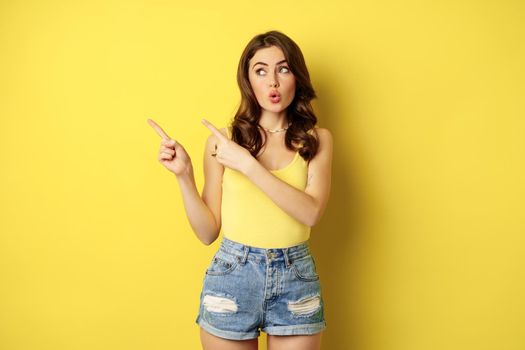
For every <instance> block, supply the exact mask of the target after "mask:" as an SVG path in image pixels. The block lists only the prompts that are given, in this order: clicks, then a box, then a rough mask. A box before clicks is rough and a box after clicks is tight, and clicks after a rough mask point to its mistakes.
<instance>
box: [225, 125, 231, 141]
mask: <svg viewBox="0 0 525 350" xmlns="http://www.w3.org/2000/svg"><path fill="white" fill-rule="evenodd" d="M230 135H231V131H230V126H229V125H226V136H227V137H228V138H229V139H231V137H230Z"/></svg>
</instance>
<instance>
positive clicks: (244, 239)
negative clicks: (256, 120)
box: [221, 126, 317, 248]
mask: <svg viewBox="0 0 525 350" xmlns="http://www.w3.org/2000/svg"><path fill="white" fill-rule="evenodd" d="M230 128H231V126H229V127H227V128H226V130H227V134H228V138H231V137H230V135H231V130H230ZM316 128H317V126H316ZM312 131H313V130H310V131H309V133H311V132H312ZM270 172H271V173H272V174H273V175H275V176H276V177H278V178H279V179H281V180H283V181H284V182H286V183H288V184H289V185H291V186H293V187H295V188H297V189H299V190H301V191H304V189H305V188H306V180H307V176H308V163H307V162H306V161H305V160H304V159H303V157H301V156H300V155H299V152H296V153H295V156H294V158H293V160H292V161H291V162H290V163H289V164H288V165H286V166H285V167H284V168H281V169H277V170H270ZM221 232H222V234H223V236H224V237H226V238H228V239H230V240H232V241H236V242H239V243H242V244H246V245H249V246H252V247H258V248H286V247H291V246H294V245H297V244H299V243H302V242H305V241H307V240H308V239H309V238H310V227H309V226H307V225H304V224H302V223H301V222H299V221H297V220H296V219H295V218H293V217H292V216H290V215H289V214H288V213H286V212H285V211H284V210H282V209H281V208H279V207H278V206H277V204H275V203H274V202H273V201H272V200H271V199H270V197H268V196H267V195H266V193H264V192H263V191H262V190H261V189H259V187H257V186H256V185H255V184H254V183H252V182H251V181H250V180H249V179H248V178H247V177H246V176H245V175H244V174H243V173H241V172H239V171H237V170H234V169H231V168H228V167H224V174H223V178H222V206H221Z"/></svg>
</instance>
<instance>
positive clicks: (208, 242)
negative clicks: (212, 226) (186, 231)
mask: <svg viewBox="0 0 525 350" xmlns="http://www.w3.org/2000/svg"><path fill="white" fill-rule="evenodd" d="M218 237H219V231H215V232H213V233H211V234H209V235H204V236H203V237H199V240H200V241H201V242H202V244H204V245H206V246H209V245H211V244H212V243H213V242H215V241H216V240H217V238H218Z"/></svg>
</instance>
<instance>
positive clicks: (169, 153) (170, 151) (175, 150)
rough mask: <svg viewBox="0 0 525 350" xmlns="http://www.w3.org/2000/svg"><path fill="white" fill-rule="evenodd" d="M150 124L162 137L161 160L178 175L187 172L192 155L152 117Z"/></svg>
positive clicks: (149, 120) (159, 156)
mask: <svg viewBox="0 0 525 350" xmlns="http://www.w3.org/2000/svg"><path fill="white" fill-rule="evenodd" d="M148 124H149V125H151V127H152V128H153V129H155V131H156V132H157V134H159V135H160V137H161V138H162V140H161V142H160V149H159V155H158V159H159V162H160V163H161V164H162V165H164V166H165V167H166V168H167V169H168V170H169V171H171V172H172V173H174V174H175V175H177V176H179V175H183V174H187V173H188V172H189V171H190V169H191V167H192V164H191V159H190V156H189V155H188V153H186V150H185V149H184V147H182V145H181V144H180V143H178V142H177V141H175V140H173V139H171V138H170V137H169V136H168V135H167V134H166V133H165V132H164V130H162V128H161V127H160V126H159V125H157V123H155V122H154V121H153V120H152V119H148Z"/></svg>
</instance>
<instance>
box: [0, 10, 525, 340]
mask: <svg viewBox="0 0 525 350" xmlns="http://www.w3.org/2000/svg"><path fill="white" fill-rule="evenodd" d="M524 10H525V6H524V3H523V2H522V1H519V0H515V1H510V0H509V1H473V0H472V1H467V0H463V1H458V0H445V1H409V0H400V1H361V2H356V1H321V2H313V1H301V2H290V1H276V2H249V1H230V2H226V3H225V2H217V1H202V2H188V1H180V2H175V1H47V0H46V1H2V2H0V117H1V126H0V157H1V158H0V165H1V172H0V191H1V194H0V210H1V211H0V215H1V217H0V231H1V236H0V348H2V349H5V350H19V349H20V350H21V349H31V350H33V349H39V350H43V349H53V350H58V349H67V350H71V349H101V350H102V349H112V350H117V349H199V348H200V342H199V337H198V326H197V325H196V324H195V323H194V320H195V317H196V313H197V307H198V298H199V293H200V288H201V282H202V278H203V276H204V270H205V268H206V266H207V265H208V263H209V260H210V258H211V256H212V254H213V253H214V251H215V250H216V249H217V248H218V241H217V242H215V243H214V244H213V245H212V246H209V247H207V246H204V245H203V244H201V243H200V242H199V241H198V240H197V239H196V237H195V236H194V234H193V232H192V231H191V228H190V226H189V223H188V221H187V220H186V217H185V213H184V207H183V204H182V201H181V194H180V192H179V189H178V185H177V182H176V180H175V177H174V176H173V175H172V174H171V173H169V172H168V171H167V170H166V169H164V168H163V167H162V165H160V164H159V163H158V161H157V149H158V145H159V141H160V140H159V138H158V136H157V135H156V134H155V132H154V131H153V129H151V127H150V126H149V125H148V124H147V122H146V119H147V118H153V119H154V120H156V121H157V122H158V123H159V124H160V125H161V126H163V127H164V129H165V130H166V131H167V132H168V133H169V134H170V135H171V136H172V137H174V138H176V139H178V140H179V142H181V143H182V144H183V145H184V147H186V149H187V150H188V151H189V153H190V155H191V156H192V159H193V164H194V168H195V171H196V176H197V178H196V180H197V184H198V186H199V189H201V188H202V184H203V174H202V152H203V149H204V142H205V139H206V137H207V136H208V134H209V131H208V129H206V127H205V126H204V125H203V124H202V123H201V122H200V119H201V118H202V117H205V118H207V119H208V120H209V121H210V122H212V123H213V124H214V125H216V126H217V127H222V126H224V125H225V124H226V123H227V122H228V121H229V119H230V118H231V117H232V116H233V113H234V112H235V110H236V107H237V103H238V99H239V93H238V89H237V85H236V81H235V74H236V67H237V62H238V59H239V57H240V54H241V52H242V49H243V48H244V46H245V45H246V44H247V42H248V40H249V39H250V38H251V37H252V36H254V35H255V34H258V33H260V32H263V31H266V30H270V29H277V30H281V31H283V32H284V33H287V34H288V35H290V36H291V37H292V38H293V39H294V40H295V41H296V42H297V43H298V44H299V45H300V47H301V48H302V50H303V53H304V55H305V58H306V62H307V65H308V67H309V69H310V73H311V76H312V80H313V84H314V87H315V88H316V91H317V93H318V95H319V99H318V100H316V101H315V103H314V107H315V109H316V111H317V113H318V115H319V118H320V123H319V124H320V125H321V126H324V127H327V128H329V129H331V130H332V132H333V135H334V139H335V145H334V146H335V153H334V174H333V192H332V197H331V200H330V203H329V206H328V208H327V211H326V214H325V216H324V218H323V219H322V221H321V223H320V224H319V225H318V226H316V227H314V229H313V231H312V242H311V243H312V247H313V248H312V249H313V252H314V254H315V257H316V261H317V264H318V268H319V273H320V275H321V281H322V283H323V291H324V293H325V303H326V317H327V323H328V329H327V331H326V332H325V333H324V336H323V349H327V350H338V349H359V350H433V349H436V350H437V349H439V350H441V349H444V350H470V349H472V350H474V349H475V350H484V349H497V350H518V349H524V348H525V337H524V336H523V325H524V324H525V301H524V300H525V298H524V292H525V290H524V289H525V288H524V286H525V283H524V281H525V279H524V278H525V257H524V256H525V255H524V253H525V244H524V243H525V242H524V241H525V238H524V233H525V219H524V215H523V208H524V204H525V200H524V198H525V196H524V195H525V185H524V183H525V181H524V178H525V176H524V175H525V166H524V162H523V160H524V156H525V141H524V140H525V138H524V137H523V135H524V131H525V121H524V111H525V108H524V98H523V96H524V93H525V88H524V81H525V76H524V70H523V62H524V61H525V52H524V45H523V41H524V29H525V25H524V24H523V21H522V19H523V14H524ZM264 342H265V338H264V337H263V338H261V344H263V343H264Z"/></svg>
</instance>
